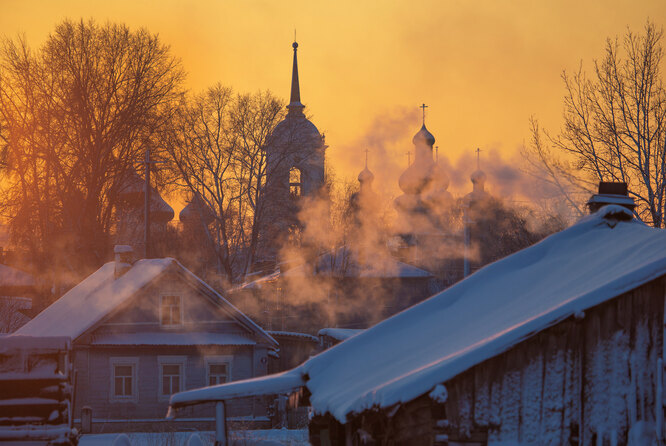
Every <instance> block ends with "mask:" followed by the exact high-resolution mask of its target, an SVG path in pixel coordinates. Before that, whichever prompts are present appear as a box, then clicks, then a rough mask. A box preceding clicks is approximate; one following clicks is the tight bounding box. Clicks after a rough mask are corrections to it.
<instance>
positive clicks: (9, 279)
mask: <svg viewBox="0 0 666 446" xmlns="http://www.w3.org/2000/svg"><path fill="white" fill-rule="evenodd" d="M34 285H35V279H34V278H33V277H32V276H31V275H30V274H28V273H24V272H23V271H19V270H17V269H15V268H12V267H10V266H7V265H0V286H34Z"/></svg>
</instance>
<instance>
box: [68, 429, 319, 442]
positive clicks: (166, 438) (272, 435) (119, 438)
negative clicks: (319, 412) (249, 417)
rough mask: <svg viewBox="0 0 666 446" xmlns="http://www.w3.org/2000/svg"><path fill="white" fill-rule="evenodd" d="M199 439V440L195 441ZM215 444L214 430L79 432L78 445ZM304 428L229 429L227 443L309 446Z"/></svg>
mask: <svg viewBox="0 0 666 446" xmlns="http://www.w3.org/2000/svg"><path fill="white" fill-rule="evenodd" d="M197 440H200V442H197ZM194 444H204V445H206V446H213V445H214V444H215V432H196V433H192V432H160V433H136V432H134V433H128V434H92V435H82V436H81V439H80V440H79V446H121V445H122V446H124V445H131V446H154V445H171V446H192V445H194ZM309 444H310V443H309V442H308V431H307V429H267V430H246V431H231V432H229V446H234V445H238V446H241V445H242V446H273V445H282V446H309Z"/></svg>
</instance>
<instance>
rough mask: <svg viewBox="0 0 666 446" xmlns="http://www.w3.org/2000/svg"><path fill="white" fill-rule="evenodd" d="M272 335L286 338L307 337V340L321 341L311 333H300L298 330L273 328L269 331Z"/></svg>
mask: <svg viewBox="0 0 666 446" xmlns="http://www.w3.org/2000/svg"><path fill="white" fill-rule="evenodd" d="M268 333H269V334H270V335H271V336H278V337H285V338H296V339H305V340H307V341H312V342H319V339H318V338H317V337H316V336H312V335H311V334H309V333H298V332H296V331H275V330H271V331H269V332H268Z"/></svg>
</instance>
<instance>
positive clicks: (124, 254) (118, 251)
mask: <svg viewBox="0 0 666 446" xmlns="http://www.w3.org/2000/svg"><path fill="white" fill-rule="evenodd" d="M113 253H114V254H115V255H116V259H115V260H116V261H115V271H114V275H115V278H116V279H117V278H118V277H120V276H122V275H123V274H125V273H126V272H127V271H129V270H130V268H132V258H133V257H134V251H133V250H132V247H131V246H129V245H116V246H115V247H114V248H113Z"/></svg>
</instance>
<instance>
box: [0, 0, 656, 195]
mask: <svg viewBox="0 0 666 446" xmlns="http://www.w3.org/2000/svg"><path fill="white" fill-rule="evenodd" d="M3 3H4V6H3V8H2V14H1V15H0V32H2V33H3V34H4V35H5V36H8V37H14V36H15V35H16V34H17V33H25V34H26V36H27V38H28V41H29V42H30V43H31V45H33V46H39V45H40V44H41V43H43V41H44V40H45V38H46V36H47V35H48V33H50V32H52V30H53V29H54V27H55V25H56V24H57V23H58V22H60V21H61V20H62V19H64V18H71V19H79V18H91V17H92V18H94V19H95V20H97V21H99V22H104V21H107V20H109V21H116V22H124V23H126V24H128V25H129V26H131V27H132V28H138V27H145V28H147V29H148V30H150V31H151V32H153V33H159V35H160V37H161V38H162V40H163V41H164V42H165V43H167V44H169V45H170V46H171V48H172V50H173V53H174V54H175V55H176V56H178V57H180V58H181V59H182V62H183V66H184V68H185V70H186V71H187V72H188V78H187V86H188V87H189V88H190V89H191V90H193V91H200V90H202V89H204V88H206V87H208V86H211V85H213V84H214V83H216V82H218V81H219V82H221V83H222V84H223V85H225V86H231V87H233V88H234V89H235V90H236V91H239V92H252V91H257V90H260V89H261V90H266V89H268V90H271V91H272V92H274V93H275V94H277V95H278V96H280V97H282V98H285V100H286V99H287V98H288V95H289V86H290V76H291V70H290V65H291V42H292V40H293V38H294V29H296V32H297V38H298V41H299V44H300V47H299V69H300V78H301V94H302V99H303V102H304V103H305V105H306V106H307V108H306V113H308V114H309V115H311V116H312V121H313V122H314V123H315V124H316V125H317V127H318V128H319V130H320V131H321V132H324V133H325V134H326V142H327V144H328V145H329V146H330V148H329V149H328V152H327V162H329V163H330V164H331V165H332V166H333V167H334V168H335V169H336V170H337V172H338V173H339V174H340V176H342V177H349V178H355V176H356V175H357V174H358V172H359V171H360V170H361V169H362V168H363V162H364V152H363V151H364V150H365V149H366V147H367V146H370V147H369V148H370V167H371V168H372V167H373V165H374V166H375V169H376V170H380V171H381V170H386V173H385V174H382V172H378V182H377V185H378V187H381V188H383V189H386V190H387V191H391V190H393V189H395V188H396V178H395V176H394V175H395V173H396V172H398V171H399V169H400V170H401V169H404V167H405V166H406V163H407V156H406V152H407V151H408V150H411V149H412V148H413V147H412V145H411V137H412V135H413V133H415V132H416V130H418V126H419V122H418V121H420V113H419V112H420V110H419V109H418V105H419V104H421V103H423V102H425V103H426V104H427V105H428V109H427V114H426V122H427V125H428V128H429V129H430V130H431V131H432V133H433V134H434V135H435V137H436V138H437V142H436V145H437V146H439V153H440V155H443V156H449V157H450V158H452V159H453V160H455V159H457V158H458V157H459V156H460V155H461V154H466V155H467V156H468V157H470V159H471V158H472V157H473V150H474V149H475V148H476V147H481V148H482V149H486V150H487V149H496V150H498V151H499V153H501V154H502V155H503V156H504V157H506V158H511V157H512V156H514V154H515V153H516V150H517V148H518V147H519V146H520V145H521V144H523V143H524V142H525V141H526V140H528V139H529V131H528V119H529V117H530V116H531V115H535V116H536V117H538V118H539V119H540V121H541V122H542V124H543V125H544V126H545V127H547V128H552V129H553V130H556V129H557V128H558V127H559V126H560V124H561V119H560V116H561V113H562V97H563V94H564V93H563V86H562V82H561V79H560V75H561V73H562V70H565V69H566V70H575V69H577V68H578V66H579V63H580V62H581V61H583V62H584V64H585V66H586V67H591V63H592V61H593V59H594V58H597V57H600V55H601V53H602V50H603V45H604V41H605V39H606V38H607V37H611V36H621V35H622V34H623V33H624V32H625V30H626V27H627V26H628V27H631V28H632V29H635V30H640V29H641V27H642V26H643V25H644V23H645V21H646V20H647V19H648V18H651V19H652V20H655V21H656V24H657V26H662V25H663V23H660V20H662V19H663V17H666V2H663V1H662V0H642V1H640V2H626V1H620V0H610V1H596V0H595V1H585V2H580V1H572V0H566V1H558V2H546V1H540V2H532V1H510V2H509V1H494V0H491V1H477V2H465V1H449V0H447V1H434V0H433V1H420V2H394V1H390V2H355V1H348V0H343V1H337V2H328V3H320V2H307V1H290V2H279V3H278V2H271V1H250V2H222V1H197V2H186V1H175V0H171V1H159V2H158V1H128V0H118V1H114V2H109V3H106V2H100V1H92V2H91V1H74V0H72V1H60V2H46V1H24V2H9V1H5V2H3ZM369 141H374V142H375V146H377V145H383V146H384V147H385V150H386V151H387V153H386V155H384V156H383V157H384V159H382V160H378V159H377V158H378V157H381V156H382V154H378V153H374V154H373V151H375V152H377V150H376V149H375V150H373V149H374V147H372V146H373V144H372V143H370V142H369ZM384 165H385V166H387V168H386V169H379V168H378V167H379V166H384ZM468 174H469V172H467V173H465V174H464V177H465V178H467V175H468ZM391 177H392V178H391ZM382 182H387V183H389V184H385V185H382V186H379V185H380V184H382ZM455 186H456V184H455V181H454V182H453V184H452V187H454V188H455ZM490 187H492V185H491V186H490Z"/></svg>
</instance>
